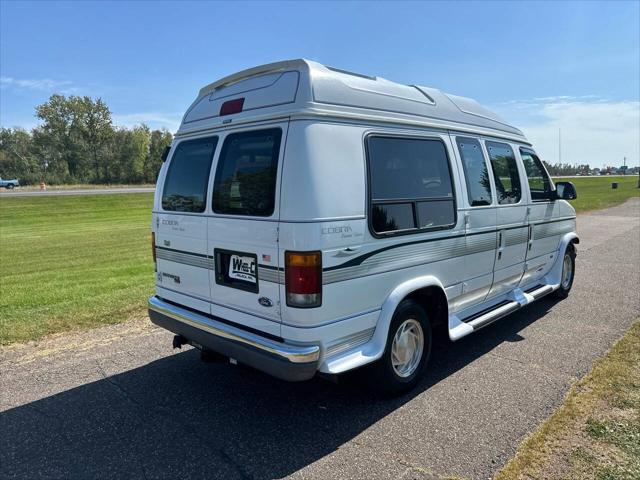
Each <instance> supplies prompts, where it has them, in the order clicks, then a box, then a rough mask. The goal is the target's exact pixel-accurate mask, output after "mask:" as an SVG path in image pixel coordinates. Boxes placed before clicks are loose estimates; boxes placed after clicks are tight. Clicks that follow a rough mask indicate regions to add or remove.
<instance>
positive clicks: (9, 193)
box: [0, 187, 155, 198]
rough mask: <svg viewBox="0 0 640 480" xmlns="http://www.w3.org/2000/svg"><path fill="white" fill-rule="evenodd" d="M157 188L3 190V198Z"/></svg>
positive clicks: (149, 190) (148, 190) (89, 193)
mask: <svg viewBox="0 0 640 480" xmlns="http://www.w3.org/2000/svg"><path fill="white" fill-rule="evenodd" d="M153 191H155V187H123V188H86V189H76V190H73V189H72V190H44V191H42V190H15V189H14V190H3V191H0V198H3V197H56V196H62V195H105V194H108V193H149V192H153Z"/></svg>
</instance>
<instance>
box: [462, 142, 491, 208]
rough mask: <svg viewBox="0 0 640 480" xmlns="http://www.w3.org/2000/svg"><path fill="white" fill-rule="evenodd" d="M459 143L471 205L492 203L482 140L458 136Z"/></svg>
mask: <svg viewBox="0 0 640 480" xmlns="http://www.w3.org/2000/svg"><path fill="white" fill-rule="evenodd" d="M457 143H458V151H459V152H460V157H461V158H462V167H463V168H464V176H465V179H466V182H467V195H468V197H469V205H471V206H472V207H477V206H480V205H491V182H490V181H489V172H488V171H487V163H486V162H485V160H484V154H483V153H482V147H481V146H480V142H479V141H478V140H476V139H474V138H458V139H457Z"/></svg>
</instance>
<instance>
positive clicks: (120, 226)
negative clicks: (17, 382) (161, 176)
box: [0, 193, 154, 345]
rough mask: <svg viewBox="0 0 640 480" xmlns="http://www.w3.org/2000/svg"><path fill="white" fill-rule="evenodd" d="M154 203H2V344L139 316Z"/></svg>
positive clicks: (125, 198) (138, 197)
mask: <svg viewBox="0 0 640 480" xmlns="http://www.w3.org/2000/svg"><path fill="white" fill-rule="evenodd" d="M152 204H153V195H152V194H150V193H149V194H146V193H145V194H117V195H83V196H68V197H67V196H64V197H35V198H34V197H23V198H15V197H14V198H10V197H3V198H0V268H1V269H2V271H1V272H0V344H2V345H5V344H9V343H13V342H24V341H27V340H32V339H37V338H39V337H42V336H43V335H46V334H48V333H52V332H57V331H62V330H69V329H74V328H82V327H89V326H95V325H99V324H105V323H115V322H121V321H123V320H126V319H129V318H131V317H133V316H135V315H141V314H144V309H145V305H146V300H147V298H148V297H149V296H150V295H151V294H152V291H153V284H154V280H153V278H154V277H153V262H152V259H151V248H150V235H151V234H150V226H151V208H152Z"/></svg>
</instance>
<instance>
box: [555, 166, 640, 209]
mask: <svg viewBox="0 0 640 480" xmlns="http://www.w3.org/2000/svg"><path fill="white" fill-rule="evenodd" d="M553 180H554V181H556V182H557V181H567V182H573V184H574V185H575V186H576V190H577V191H578V198H577V199H576V200H573V201H571V205H573V207H574V208H575V209H576V211H578V212H587V211H589V210H597V209H600V208H607V207H612V206H614V205H618V204H620V203H623V202H625V201H626V200H628V199H629V198H631V197H637V196H640V188H638V176H637V175H629V176H627V177H609V176H602V177H582V178H554V179H553ZM612 182H618V188H617V189H616V190H614V189H612V188H611V183H612Z"/></svg>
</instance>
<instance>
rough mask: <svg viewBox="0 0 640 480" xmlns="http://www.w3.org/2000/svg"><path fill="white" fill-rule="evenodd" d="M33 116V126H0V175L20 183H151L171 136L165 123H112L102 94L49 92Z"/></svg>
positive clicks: (154, 178)
mask: <svg viewBox="0 0 640 480" xmlns="http://www.w3.org/2000/svg"><path fill="white" fill-rule="evenodd" d="M36 117H37V118H38V119H39V120H40V121H41V123H40V125H39V126H37V127H35V128H33V129H32V130H31V131H27V130H25V129H22V128H0V177H2V178H18V179H20V183H21V184H23V185H28V184H35V183H39V182H42V181H44V182H46V183H48V184H49V183H51V184H61V183H154V182H155V181H156V176H157V174H158V171H159V170H160V166H161V165H162V153H163V151H164V149H165V147H166V146H167V145H170V144H171V140H172V135H171V133H169V131H168V130H166V129H164V128H163V129H160V130H152V129H150V128H149V127H148V126H146V125H144V124H143V125H139V126H135V127H133V128H123V127H116V126H114V125H113V121H112V119H111V111H110V110H109V107H107V105H106V104H105V103H104V101H103V100H102V99H100V98H97V99H92V98H91V97H87V96H82V97H80V96H73V95H72V96H69V97H66V96H64V95H52V96H51V97H50V98H49V100H48V101H47V102H45V103H43V104H41V105H38V106H37V107H36Z"/></svg>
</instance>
